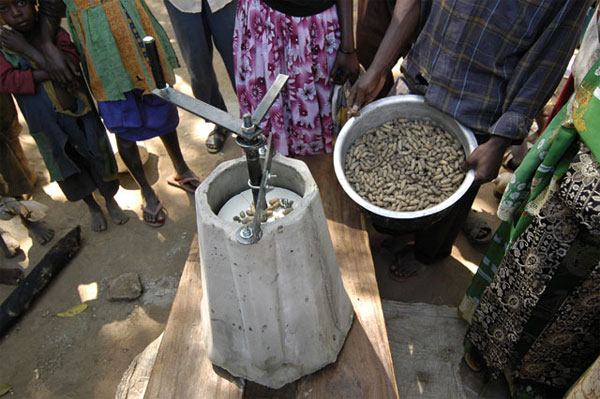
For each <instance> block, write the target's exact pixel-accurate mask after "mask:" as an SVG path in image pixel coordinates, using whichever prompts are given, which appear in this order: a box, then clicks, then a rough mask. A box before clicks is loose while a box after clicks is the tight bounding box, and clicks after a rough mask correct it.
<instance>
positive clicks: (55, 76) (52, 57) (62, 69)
mask: <svg viewBox="0 0 600 399" xmlns="http://www.w3.org/2000/svg"><path fill="white" fill-rule="evenodd" d="M42 53H43V55H44V59H45V60H46V62H45V68H44V69H45V70H46V71H47V72H48V73H49V74H50V79H52V80H53V81H55V82H57V83H60V84H61V85H63V86H66V87H73V86H77V76H79V66H77V65H75V64H74V63H73V61H71V59H70V58H69V57H68V56H67V55H66V54H65V53H63V52H62V51H60V50H59V49H58V48H57V47H56V46H55V45H54V44H53V43H46V44H45V45H44V46H43V47H42Z"/></svg>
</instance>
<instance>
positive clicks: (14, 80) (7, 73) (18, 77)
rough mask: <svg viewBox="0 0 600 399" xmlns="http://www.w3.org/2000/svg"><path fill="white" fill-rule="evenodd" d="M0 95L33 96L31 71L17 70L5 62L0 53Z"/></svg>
mask: <svg viewBox="0 0 600 399" xmlns="http://www.w3.org/2000/svg"><path fill="white" fill-rule="evenodd" d="M0 93H12V94H35V78H34V74H33V71H32V70H27V71H20V70H18V69H17V68H15V67H13V66H12V65H11V64H10V63H9V62H8V61H6V58H4V54H2V53H0Z"/></svg>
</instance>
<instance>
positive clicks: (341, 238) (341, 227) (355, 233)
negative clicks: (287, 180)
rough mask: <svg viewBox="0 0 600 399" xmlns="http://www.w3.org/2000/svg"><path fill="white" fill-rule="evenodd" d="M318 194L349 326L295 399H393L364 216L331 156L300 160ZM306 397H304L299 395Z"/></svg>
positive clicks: (393, 386)
mask: <svg viewBox="0 0 600 399" xmlns="http://www.w3.org/2000/svg"><path fill="white" fill-rule="evenodd" d="M300 159H302V160H303V161H304V162H306V163H307V165H308V166H309V168H310V171H311V173H312V175H313V178H314V179H315V181H316V182H317V186H318V187H319V192H320V194H321V202H322V203H323V209H324V210H325V215H326V216H327V224H328V227H329V233H330V235H331V240H332V241H333V247H334V249H335V254H336V257H337V261H338V265H339V267H340V272H341V274H342V280H343V282H344V287H345V288H346V292H347V293H348V296H349V297H350V300H351V301H352V306H353V307H354V314H355V320H354V323H353V325H352V329H351V330H350V333H349V334H348V337H347V338H346V342H345V344H344V347H343V348H342V351H341V352H340V355H339V357H338V360H337V362H336V363H334V364H332V365H330V366H328V367H326V368H325V369H323V370H321V371H319V372H317V373H315V374H313V375H311V376H309V377H305V378H304V379H303V380H301V381H300V383H299V384H298V395H297V397H298V398H305V397H307V398H333V397H335V398H378V399H380V398H381V399H384V398H385V399H387V398H397V397H398V388H397V387H396V377H395V375H394V368H393V365H392V356H391V353H390V346H389V343H388V338H387V331H386V328H385V321H384V319H383V310H382V308H381V298H380V297H379V289H378V287H377V281H376V279H375V269H374V265H373V258H372V256H371V249H370V246H369V236H368V234H367V231H366V225H365V220H364V216H363V215H362V213H361V212H360V211H359V209H358V207H357V205H356V204H355V203H354V202H353V201H352V200H351V199H350V198H349V197H348V196H347V195H346V194H345V193H344V191H343V190H342V188H341V186H340V185H339V184H338V182H337V179H336V177H335V173H334V171H333V156H332V155H331V154H328V155H321V156H316V157H305V158H300ZM306 393H308V394H309V395H308V396H305V394H306Z"/></svg>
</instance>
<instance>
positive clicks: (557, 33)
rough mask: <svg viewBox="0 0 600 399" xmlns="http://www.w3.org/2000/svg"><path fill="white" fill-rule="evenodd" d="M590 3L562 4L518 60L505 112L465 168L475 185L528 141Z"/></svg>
mask: <svg viewBox="0 0 600 399" xmlns="http://www.w3.org/2000/svg"><path fill="white" fill-rule="evenodd" d="M556 3H558V2H556ZM590 3H591V2H590V1H588V0H575V1H565V2H564V3H562V4H561V9H559V10H557V11H556V13H555V17H554V19H553V20H552V21H550V23H549V24H548V27H547V29H546V30H545V31H544V32H543V33H542V34H541V35H540V36H539V38H538V40H537V41H536V42H535V43H534V44H533V45H532V46H531V47H530V49H529V50H528V51H527V52H526V53H525V54H523V56H522V57H521V59H520V60H519V63H518V64H517V66H516V68H515V70H514V72H513V74H512V75H511V77H510V79H509V81H508V85H507V87H506V99H507V100H506V102H505V104H504V106H503V108H504V112H503V113H502V115H501V116H500V118H498V120H497V121H496V123H494V124H493V125H492V126H491V128H490V130H489V132H488V133H489V134H490V135H491V137H490V139H489V140H488V141H487V142H485V143H484V144H482V145H480V146H479V147H477V148H476V149H475V151H474V152H473V153H472V154H471V155H470V156H469V157H468V158H467V159H466V161H465V163H464V164H463V169H464V170H468V169H475V184H483V183H487V182H489V181H491V180H492V179H494V178H495V177H496V176H497V175H498V170H499V169H500V165H501V163H502V156H503V155H504V151H505V150H506V149H507V148H508V146H509V145H511V143H512V142H513V141H514V140H521V139H524V138H525V137H527V134H528V132H529V127H530V125H531V121H532V120H533V118H534V117H535V116H536V115H537V114H538V113H539V112H540V110H541V109H542V107H543V106H544V105H545V104H546V103H547V102H548V99H549V98H550V96H551V95H552V93H553V92H554V90H555V88H556V87H557V86H558V83H559V82H560V79H561V78H562V76H563V73H564V71H565V69H566V67H567V64H568V62H569V60H570V59H571V56H572V54H573V50H574V49H575V45H576V44H577V40H578V38H579V35H580V34H581V30H582V28H583V23H584V20H585V15H586V13H587V10H588V9H589V6H590Z"/></svg>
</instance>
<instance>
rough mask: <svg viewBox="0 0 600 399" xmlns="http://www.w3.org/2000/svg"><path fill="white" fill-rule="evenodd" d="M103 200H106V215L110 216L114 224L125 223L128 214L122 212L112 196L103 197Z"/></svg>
mask: <svg viewBox="0 0 600 399" xmlns="http://www.w3.org/2000/svg"><path fill="white" fill-rule="evenodd" d="M104 201H106V210H107V211H108V216H110V218H111V220H112V221H113V222H114V223H115V224H125V223H127V221H128V220H129V216H127V215H126V214H125V212H123V210H122V209H121V207H120V206H119V204H117V201H115V198H114V197H108V198H107V197H104Z"/></svg>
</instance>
